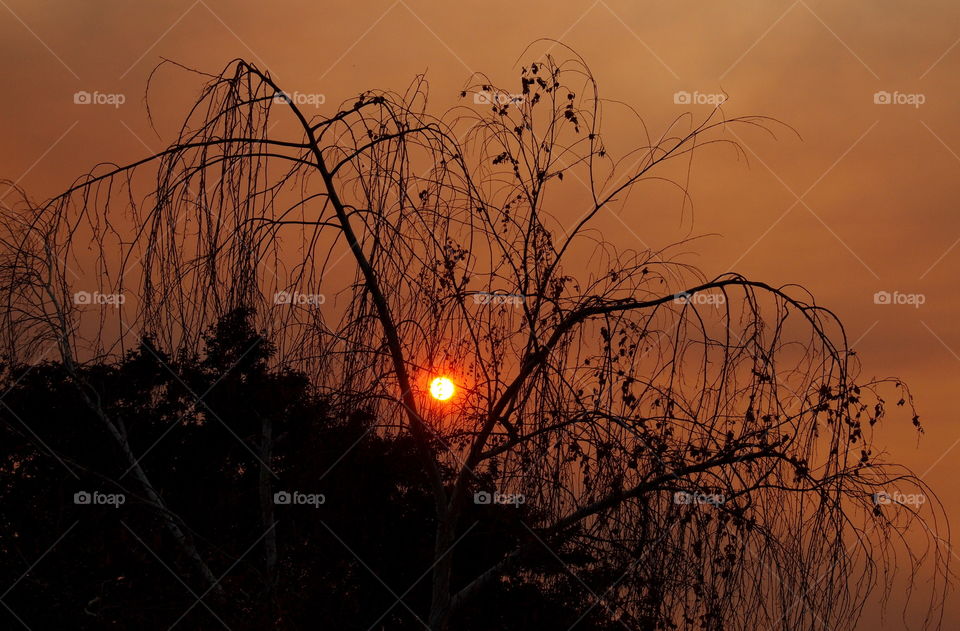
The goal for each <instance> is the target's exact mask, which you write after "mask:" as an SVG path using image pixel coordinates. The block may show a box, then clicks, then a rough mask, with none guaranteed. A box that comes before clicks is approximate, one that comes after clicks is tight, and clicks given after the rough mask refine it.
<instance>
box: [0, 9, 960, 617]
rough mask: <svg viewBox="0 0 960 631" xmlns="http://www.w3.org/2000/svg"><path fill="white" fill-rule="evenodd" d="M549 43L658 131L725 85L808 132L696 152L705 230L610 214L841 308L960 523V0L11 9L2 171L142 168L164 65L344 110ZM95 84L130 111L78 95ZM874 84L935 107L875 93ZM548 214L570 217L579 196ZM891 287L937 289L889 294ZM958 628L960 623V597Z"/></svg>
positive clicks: (900, 446) (627, 136)
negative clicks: (235, 63) (900, 394)
mask: <svg viewBox="0 0 960 631" xmlns="http://www.w3.org/2000/svg"><path fill="white" fill-rule="evenodd" d="M537 37H553V38H561V39H562V41H563V42H565V43H567V44H569V45H570V46H572V47H573V48H575V49H576V50H577V51H578V52H579V53H580V54H581V55H583V57H584V58H585V60H586V61H587V62H588V63H589V65H590V66H591V68H592V70H593V72H594V74H595V75H596V77H597V79H598V82H599V84H600V88H601V90H602V95H603V96H605V97H607V98H610V99H615V100H619V101H623V102H626V103H629V104H630V105H632V106H634V107H635V108H636V109H637V110H638V111H639V112H640V113H641V114H642V115H643V117H644V120H645V121H646V123H647V126H648V128H650V129H651V130H652V131H653V132H655V133H656V132H659V131H660V130H662V129H663V128H664V127H665V126H666V125H667V124H669V122H670V121H671V120H673V118H674V117H675V116H677V115H678V114H680V113H682V112H683V111H685V110H686V109H692V110H693V111H694V112H696V113H699V114H706V113H707V112H708V111H709V107H710V106H708V105H692V106H685V105H678V104H675V103H674V94H675V93H676V92H677V91H681V90H682V91H687V92H690V93H700V94H701V95H709V94H714V93H719V92H721V91H726V92H727V93H728V94H729V95H730V97H731V99H732V100H731V101H730V102H729V103H728V104H727V105H726V106H725V110H726V113H727V115H728V116H735V115H744V114H760V115H767V116H771V117H774V118H777V119H779V120H781V121H783V122H784V123H787V124H789V125H790V126H792V127H793V128H794V129H795V130H796V131H797V132H798V133H799V134H800V136H801V138H802V139H799V138H797V137H796V136H795V135H792V134H791V133H790V132H789V131H788V130H786V129H777V130H776V131H777V134H776V135H777V137H776V138H775V139H774V138H771V137H770V136H768V135H764V134H762V133H759V132H756V131H747V130H740V131H737V130H736V129H734V131H735V132H736V134H737V136H733V135H732V134H731V135H729V137H730V138H731V139H738V140H740V142H741V144H742V146H743V148H744V152H745V153H746V155H747V158H748V161H749V163H747V162H745V161H743V160H738V159H737V156H736V154H735V153H734V152H733V151H732V150H731V149H729V148H721V147H712V148H707V149H705V150H704V151H702V152H701V153H699V154H698V155H697V156H696V158H695V161H694V171H693V181H692V183H691V193H692V195H693V201H694V203H695V207H694V211H693V215H692V221H691V215H690V213H689V212H688V213H687V214H686V215H685V216H684V217H682V218H681V214H680V204H679V202H680V199H679V196H678V195H677V193H676V192H675V190H671V189H668V188H666V187H662V188H658V187H656V186H651V187H650V188H649V189H647V194H646V195H638V194H635V195H634V197H632V198H631V203H630V204H629V205H628V206H626V207H625V208H623V212H622V213H621V214H620V217H619V218H617V217H615V216H613V214H606V215H604V216H602V217H601V218H600V219H599V222H598V224H597V225H596V227H598V228H600V229H602V230H604V231H605V234H606V235H607V237H608V238H609V239H610V240H611V241H613V242H614V243H616V244H617V245H619V246H621V247H624V248H626V247H635V248H643V247H644V244H646V245H649V246H651V247H662V246H664V245H667V244H669V243H671V242H674V241H676V240H678V239H680V238H683V237H686V236H688V235H690V234H704V235H708V234H709V235H715V236H710V237H707V238H705V239H703V240H701V241H699V242H698V245H696V246H695V251H696V256H690V257H688V259H687V260H688V261H689V262H693V263H696V264H698V265H699V266H700V267H701V268H702V269H704V270H705V271H706V272H707V274H708V276H713V275H716V274H719V273H723V272H725V271H728V270H734V271H737V272H740V273H743V274H745V275H747V276H750V277H753V278H755V279H757V280H764V281H768V282H771V283H773V284H780V283H787V282H795V283H800V284H802V285H804V286H806V287H807V288H808V289H810V290H811V291H812V292H813V294H814V295H815V296H816V297H817V299H818V302H820V303H821V304H823V305H825V306H828V307H830V308H831V309H833V310H834V311H835V312H836V313H837V314H838V315H839V316H840V317H841V319H842V320H843V321H844V322H845V324H846V326H847V330H848V334H849V336H850V339H851V340H852V341H855V348H856V349H857V350H858V352H859V354H860V357H861V359H862V361H863V363H864V370H865V373H866V376H871V375H877V376H888V375H898V376H900V377H902V378H904V379H905V380H906V381H907V382H908V383H909V384H910V385H911V387H912V388H913V391H914V394H915V395H916V397H917V401H918V405H919V407H920V413H921V418H922V419H923V421H924V423H925V426H926V432H927V433H926V435H925V437H924V438H923V439H922V440H921V441H920V443H919V445H918V444H917V442H916V440H915V437H914V434H913V433H912V432H911V431H910V429H909V422H908V421H903V419H901V421H902V422H900V423H899V424H894V423H888V425H887V427H886V430H885V432H884V433H883V435H882V436H883V438H882V439H881V442H882V443H884V444H885V446H886V447H887V450H888V452H889V453H890V457H891V459H893V460H897V461H900V462H903V463H905V464H908V465H909V466H911V467H912V468H913V469H914V470H915V471H916V472H917V473H918V474H921V475H922V477H923V478H924V479H925V480H926V481H927V482H928V483H929V484H931V485H932V486H933V488H934V489H935V490H936V491H937V492H938V493H939V495H940V497H941V499H942V500H943V501H944V503H945V505H946V509H947V511H948V514H950V515H951V516H952V519H953V522H954V524H955V525H956V524H958V523H960V487H958V486H957V485H955V484H954V483H953V480H954V479H955V477H956V476H957V475H958V473H960V464H957V459H958V458H960V444H958V442H960V423H958V422H957V420H958V419H957V415H956V412H955V411H954V408H953V404H952V400H953V398H954V396H955V392H956V390H957V386H958V385H960V384H958V376H960V330H958V327H957V326H956V323H957V322H958V321H960V300H957V299H956V297H955V295H954V293H953V292H954V291H956V288H957V283H956V279H957V277H958V274H960V244H958V241H960V218H957V194H958V192H960V120H958V117H957V116H956V112H957V108H956V104H957V102H958V100H960V72H958V70H960V44H958V42H960V3H956V2H948V1H946V0H928V1H926V2H906V1H903V0H901V1H883V2H876V1H870V2H868V1H866V0H853V1H849V2H843V3H830V2H824V1H823V0H810V1H804V0H798V1H797V2H795V3H791V2H790V0H783V1H779V0H778V1H776V2H758V1H756V0H753V1H746V0H743V1H734V2H725V3H717V2H709V3H707V2H689V1H686V0H673V1H671V2H662V1H661V2H636V1H626V0H597V1H593V0H586V1H584V2H574V1H571V0H563V1H556V0H554V1H551V2H544V1H541V0H525V1H523V2H509V3H508V2H502V1H497V0H485V1H484V2H475V1H473V0H470V1H463V0H461V1H460V2H455V3H450V2H448V3H438V2H430V1H425V0H397V1H396V2H394V1H393V0H383V1H381V0H376V1H366V2H357V1H356V0H354V1H353V2H342V1H339V0H336V1H324V2H305V1H297V2H286V1H276V2H269V3H266V2H250V1H249V0H231V1H226V0H196V1H193V0H183V1H174V2H163V3H153V4H151V5H145V4H143V3H129V2H118V1H117V0H109V1H102V2H96V3H94V2H85V1H84V2H72V3H53V2H39V1H37V0H31V1H28V0H0V49H2V55H3V59H4V61H5V63H4V64H3V66H2V69H0V73H2V74H3V83H4V85H6V86H7V90H6V98H4V99H0V133H2V137H3V138H4V144H3V147H4V150H3V151H2V152H0V177H5V178H10V179H13V180H16V181H19V183H20V184H21V185H22V186H23V187H25V188H26V189H27V190H28V191H29V192H30V193H31V194H32V195H33V196H34V197H37V198H44V197H47V196H49V195H51V194H54V193H56V192H57V191H59V190H60V189H62V188H64V187H65V186H66V185H67V184H68V183H69V182H70V181H71V180H72V179H73V178H74V177H75V176H77V175H79V174H80V173H82V172H85V171H86V170H88V169H89V168H90V167H91V166H92V165H93V164H94V163H96V162H101V161H113V162H125V161H131V160H134V159H137V158H140V157H142V156H144V155H145V154H146V153H147V152H148V150H156V149H159V148H160V147H161V146H162V145H163V144H164V143H165V142H168V141H170V140H172V139H173V132H174V131H175V128H176V125H177V124H178V123H179V122H180V120H181V117H182V114H183V112H184V108H185V107H186V106H187V105H188V104H189V103H190V102H191V101H192V100H193V98H194V97H195V95H196V89H197V88H198V87H199V84H198V83H197V82H195V81H193V80H192V79H189V77H187V76H185V75H182V74H179V75H178V74H173V73H171V74H167V75H165V76H164V77H163V78H161V80H160V81H159V82H158V84H157V88H158V90H157V92H155V93H154V94H153V100H152V106H153V107H154V112H155V115H156V121H157V124H158V131H159V132H160V134H161V137H160V138H158V137H157V135H156V134H155V133H154V132H153V131H152V130H151V129H150V127H149V124H148V122H147V119H146V114H145V109H144V107H143V102H142V99H143V92H144V87H145V85H146V80H147V76H148V74H149V73H150V71H151V69H152V68H153V67H154V66H155V65H156V64H157V63H158V62H159V61H160V59H161V58H162V57H165V58H169V59H173V60H175V61H177V62H180V63H183V64H185V65H188V66H192V67H195V68H199V69H203V70H209V71H211V72H217V71H219V70H220V69H222V67H223V66H224V65H225V64H226V63H227V61H229V60H230V59H232V58H235V57H244V58H247V59H248V60H250V61H252V62H254V63H256V64H258V65H259V66H261V67H262V68H266V69H268V70H270V71H271V72H272V73H273V75H274V77H275V78H276V79H277V80H278V82H279V83H280V85H281V86H283V87H284V88H285V89H286V91H287V92H295V91H299V92H302V93H309V94H313V93H320V94H323V95H325V97H326V102H327V104H328V105H327V107H328V108H332V107H334V106H335V104H337V103H339V102H340V101H341V100H343V99H346V98H349V97H351V96H353V95H355V94H356V93H357V92H359V91H361V90H364V89H368V88H393V89H402V88H403V87H405V86H406V85H407V83H408V82H409V81H410V80H411V78H412V77H413V76H414V75H415V74H416V73H418V72H427V76H428V78H429V80H430V83H431V87H432V91H431V98H432V101H433V104H434V106H435V111H437V112H439V111H441V110H442V109H445V108H446V107H447V106H449V105H452V104H454V102H455V101H456V97H457V94H458V92H459V90H460V88H461V87H462V86H463V85H464V83H465V81H466V80H467V79H468V78H469V75H470V73H471V71H483V72H486V73H488V74H489V75H490V76H491V77H493V78H494V79H495V80H499V81H500V82H502V83H504V84H506V83H507V82H508V81H511V80H514V81H515V78H516V72H515V68H514V67H513V64H514V62H515V60H517V58H518V56H519V55H520V53H521V52H522V50H523V49H524V47H525V46H526V45H527V44H529V43H530V42H531V41H532V40H534V39H535V38H537ZM77 91H86V92H91V93H93V92H100V93H104V94H114V93H118V94H123V95H125V97H126V102H125V103H124V104H122V105H121V106H119V107H113V106H111V105H106V104H104V105H96V104H94V105H77V104H75V103H74V93H76V92H77ZM878 91H886V92H890V93H891V94H893V93H898V94H899V95H900V98H901V99H904V100H912V101H917V100H923V101H924V102H923V103H922V104H920V105H919V106H917V107H915V106H914V105H912V104H909V103H904V104H897V103H893V104H876V103H874V94H875V93H876V92H878ZM912 95H922V98H917V97H914V96H912ZM894 98H897V97H894ZM321 107H322V106H321ZM606 113H607V117H606V120H607V123H608V124H607V126H606V130H605V131H606V135H607V137H608V138H610V139H611V144H618V145H619V146H621V147H626V146H627V145H629V144H632V143H634V142H636V143H639V142H641V140H642V138H641V137H640V135H639V133H638V130H637V127H636V125H635V124H633V123H629V122H628V119H627V117H625V116H622V115H621V114H620V113H618V111H617V108H616V107H615V106H612V105H611V106H608V109H607V111H606ZM568 185H569V186H577V184H576V183H575V182H570V183H568ZM641 190H642V189H641ZM639 192H641V191H638V193H639ZM552 212H553V213H554V214H555V215H557V216H558V217H559V218H560V219H561V220H563V219H564V218H565V217H569V218H570V220H572V219H573V217H574V216H575V215H576V214H577V212H578V211H577V209H575V208H564V207H562V206H560V207H557V208H554V209H552ZM954 246H957V247H955V248H954ZM687 250H690V251H692V250H693V248H687ZM878 291H888V292H894V291H899V292H901V293H905V294H913V293H920V294H923V295H924V297H925V303H924V304H923V305H922V306H920V307H919V308H915V307H913V306H910V305H882V304H881V305H877V304H875V303H874V293H875V292H878ZM955 445H956V448H954V446H955ZM947 620H948V622H952V623H953V625H949V624H948V626H956V624H957V622H960V598H956V597H954V598H951V600H950V603H949V611H948V618H947ZM890 624H891V625H892V626H890V627H889V628H899V625H898V624H896V620H894V621H891V623H890Z"/></svg>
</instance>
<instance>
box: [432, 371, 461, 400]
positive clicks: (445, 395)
mask: <svg viewBox="0 0 960 631" xmlns="http://www.w3.org/2000/svg"><path fill="white" fill-rule="evenodd" d="M454 389H455V388H454V387H453V381H451V380H450V379H448V378H447V377H437V378H436V379H434V380H433V381H431V382H430V396H432V397H433V398H434V399H436V400H437V401H446V400H447V399H449V398H450V397H452V396H453V391H454Z"/></svg>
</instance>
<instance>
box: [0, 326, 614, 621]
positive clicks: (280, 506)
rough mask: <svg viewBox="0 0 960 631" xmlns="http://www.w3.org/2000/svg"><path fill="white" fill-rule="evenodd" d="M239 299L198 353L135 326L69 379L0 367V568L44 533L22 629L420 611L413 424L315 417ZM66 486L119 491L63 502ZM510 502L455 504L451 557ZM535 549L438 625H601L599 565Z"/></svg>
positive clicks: (358, 617) (605, 577)
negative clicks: (184, 352)
mask: <svg viewBox="0 0 960 631" xmlns="http://www.w3.org/2000/svg"><path fill="white" fill-rule="evenodd" d="M249 316H250V312H249V311H244V310H239V311H235V312H233V313H231V314H229V315H228V316H227V317H226V318H224V319H223V320H222V321H221V322H220V323H219V324H218V326H217V327H216V328H215V329H214V330H212V331H210V332H209V334H208V335H207V337H206V345H205V352H204V353H203V354H202V356H190V357H170V356H167V355H166V354H164V352H163V350H162V349H158V348H156V347H155V346H154V344H153V342H152V341H151V340H150V339H144V340H143V341H142V343H141V345H140V347H139V348H137V349H135V350H132V351H130V352H129V353H127V355H126V356H125V357H124V358H123V359H122V360H120V361H117V362H115V363H112V364H106V365H103V364H101V365H96V366H91V367H89V368H83V369H81V370H82V371H83V374H84V384H83V385H82V386H81V385H80V384H78V383H77V382H76V381H75V380H74V379H71V377H70V375H69V374H68V372H67V371H66V370H65V368H64V367H63V366H62V365H61V364H59V363H57V362H45V363H42V364H40V365H36V366H10V365H5V366H4V372H3V383H2V390H3V391H4V392H7V394H6V395H5V397H4V399H3V404H2V410H0V417H2V419H3V424H2V430H0V431H2V432H3V438H2V445H3V457H2V473H3V475H2V486H0V493H2V497H0V506H2V507H3V509H2V513H0V515H2V523H0V568H2V570H0V572H2V582H3V583H4V584H13V583H14V582H15V581H17V579H18V577H20V576H21V575H22V573H23V572H24V570H25V569H26V568H27V567H29V564H30V563H31V562H32V561H33V560H35V559H38V558H41V556H42V555H43V553H44V551H45V550H47V549H48V548H50V546H51V545H52V544H53V543H54V542H55V541H57V539H58V538H59V537H61V536H63V539H62V540H61V541H60V542H59V543H58V544H57V545H56V546H55V547H54V548H53V549H52V550H51V551H50V553H49V554H48V555H47V556H46V557H43V558H42V559H41V560H40V561H39V562H38V563H37V564H36V566H35V567H33V568H32V569H31V570H30V572H29V574H28V575H27V576H25V577H24V578H22V580H20V581H19V583H18V584H17V585H16V587H15V588H14V589H12V590H11V591H10V593H9V594H8V595H7V596H6V598H5V600H6V601H7V602H8V603H9V604H10V607H11V609H12V610H14V611H20V612H30V622H29V624H30V625H31V627H32V628H35V629H108V628H109V629H135V628H140V629H166V628H169V627H170V625H171V624H173V623H174V622H176V623H177V624H176V628H181V629H215V628H220V627H226V626H229V628H232V629H264V628H290V629H308V628H309V629H317V628H322V629H344V630H347V629H369V628H374V629H407V628H410V629H415V628H423V624H421V622H419V621H418V619H417V616H423V615H425V614H424V611H426V610H427V609H428V607H429V601H430V589H429V586H430V581H429V574H430V568H431V565H432V563H433V536H434V535H433V533H434V527H435V524H434V521H435V516H434V514H433V512H432V504H431V498H430V496H429V493H428V492H427V491H426V490H425V489H426V488H427V484H426V480H420V478H422V477H424V473H423V471H422V468H421V467H419V466H418V463H417V460H416V454H415V451H414V444H413V442H412V439H411V438H410V437H409V435H397V436H392V435H387V434H384V433H383V432H379V431H376V428H375V424H376V419H375V418H373V417H372V416H371V415H369V414H365V413H364V412H363V410H361V409H358V410H356V411H355V413H353V414H348V415H338V414H334V413H332V411H331V410H330V408H329V406H328V405H327V404H326V402H325V401H324V399H323V398H322V397H319V396H317V395H316V394H315V393H314V392H313V390H312V388H311V385H310V383H309V382H308V380H307V379H305V378H304V376H303V375H301V374H298V373H296V372H290V371H277V370H272V369H270V368H269V367H268V360H269V358H270V356H271V353H272V352H273V347H272V346H271V343H270V341H269V340H266V339H264V338H262V337H261V336H260V335H259V334H258V333H257V332H256V331H255V330H254V329H253V328H252V326H251V325H250V322H249V320H250V319H249ZM83 388H93V389H94V390H95V396H96V397H99V405H100V407H101V409H102V410H103V411H104V412H105V413H106V414H108V415H109V416H110V417H111V419H113V420H114V421H115V422H117V423H119V424H120V426H121V427H122V428H123V431H124V432H125V433H126V437H127V438H128V440H129V445H130V447H131V449H132V450H133V452H134V453H136V454H140V456H141V460H140V464H141V466H143V467H144V469H145V470H147V471H148V472H149V475H150V479H151V481H152V482H153V486H154V488H155V489H156V491H157V492H158V493H159V494H160V495H161V496H162V497H163V498H164V499H165V500H166V505H167V506H168V508H169V509H170V511H171V513H173V514H174V515H175V516H176V518H177V519H178V521H180V523H181V525H182V527H183V529H184V531H185V532H186V534H187V536H188V537H190V539H191V540H192V543H193V544H194V545H195V546H196V547H197V549H198V550H200V552H201V554H202V555H203V557H204V558H205V559H208V563H209V565H210V567H211V569H212V571H213V572H214V574H215V575H216V576H217V577H218V578H219V577H220V576H221V575H223V574H225V576H224V578H223V579H222V581H221V582H220V583H219V585H220V586H222V588H223V589H222V591H221V590H217V589H215V590H212V591H210V592H209V593H206V594H205V592H206V591H207V589H206V588H204V587H203V586H202V581H201V580H200V579H199V577H196V576H191V571H190V562H189V560H188V559H185V558H183V556H182V554H181V552H180V546H178V545H177V542H175V541H173V540H172V539H171V537H170V536H169V535H168V533H167V531H166V530H165V529H164V528H163V527H162V519H161V517H162V516H161V515H158V514H157V510H156V509H155V507H154V504H153V503H151V502H149V501H146V500H145V499H144V497H143V494H144V491H143V489H142V488H138V484H137V483H136V481H135V479H134V476H133V475H132V474H130V472H129V469H130V467H129V466H128V464H127V461H126V460H125V458H124V456H123V454H122V453H120V448H119V447H118V443H117V441H116V440H114V438H113V437H112V436H111V435H110V434H109V433H108V432H107V431H106V429H105V428H104V425H103V424H102V423H101V422H100V421H99V419H98V417H97V413H96V412H95V410H94V409H92V408H91V406H90V405H89V403H88V401H87V399H86V398H85V397H84V396H83V391H82V389H83ZM198 397H202V401H200V402H198V401H197V399H198ZM20 418H29V419H31V422H30V424H29V428H28V427H27V425H25V424H23V423H22V422H20V421H19V419H20ZM265 428H267V429H266V431H265ZM231 434H235V435H236V437H235V436H231ZM237 437H239V438H240V439H241V440H237ZM434 447H435V448H438V449H442V448H443V447H441V446H439V445H435V446H434ZM266 465H269V470H268V469H266ZM447 473H448V474H449V473H450V472H447ZM482 490H483V489H482V487H481V486H480V485H479V484H478V486H477V488H476V489H475V492H480V491H482ZM490 490H491V491H492V490H493V489H492V487H491V489H490ZM84 492H86V493H90V494H93V493H94V492H96V493H99V494H100V497H101V501H107V502H109V500H110V498H111V497H116V496H117V495H118V494H122V496H123V499H122V500H116V501H114V502H113V503H106V504H99V505H95V503H94V502H91V504H83V503H80V504H78V503H77V501H81V502H82V501H83V500H82V499H81V498H82V496H76V497H75V494H77V493H84ZM284 492H287V493H300V494H301V495H300V497H299V498H298V499H299V501H300V502H301V503H299V504H297V503H295V502H296V500H292V501H291V503H290V504H284V503H283V502H284V497H283V495H280V496H275V494H277V493H281V494H282V493H284ZM103 498H106V499H103ZM278 502H279V503H278ZM321 502H322V503H321ZM118 504H119V505H118ZM529 510H532V509H531V508H530V507H528V506H524V505H510V504H506V505H497V504H495V503H491V504H471V505H470V506H469V508H468V511H469V514H468V515H467V518H466V519H464V522H463V524H464V526H463V529H462V530H463V532H461V533H460V535H461V536H462V539H461V540H460V541H459V543H458V544H457V546H456V548H455V550H454V552H453V554H455V556H456V559H457V563H456V565H455V567H457V568H458V571H459V572H461V573H463V574H464V576H473V575H474V574H476V573H477V572H478V571H482V570H483V569H484V568H486V567H488V566H490V565H491V564H492V563H494V562H495V561H496V560H497V559H498V558H500V557H501V556H502V555H503V554H504V553H505V552H506V551H508V550H510V549H512V548H513V547H515V546H516V545H517V543H518V542H519V541H520V540H523V539H524V538H529V537H530V536H531V535H530V533H529V532H528V531H527V530H526V529H525V528H523V526H522V524H521V523H520V519H521V518H522V517H525V516H526V513H527V511H529ZM527 518H528V519H529V517H527ZM65 532H66V535H64V533H65ZM541 550H542V555H537V554H533V555H531V556H530V557H529V558H528V559H526V560H525V563H524V567H525V568H526V571H525V572H523V573H522V574H521V576H520V577H519V578H516V579H514V580H510V581H505V582H498V583H495V584H494V585H493V586H491V587H488V588H487V591H488V594H486V595H485V597H483V598H480V599H479V600H478V602H479V603H483V604H481V605H478V606H475V607H471V608H469V609H468V610H466V611H464V612H463V614H462V615H461V616H460V619H459V620H457V621H456V628H460V629H477V630H481V629H553V628H565V627H566V626H569V624H570V623H571V621H574V620H577V619H578V618H580V617H581V616H583V619H582V620H581V622H580V623H579V624H578V627H577V628H578V629H608V628H614V627H615V626H619V625H615V624H614V623H613V622H612V621H611V620H610V612H609V610H607V609H606V608H605V607H604V606H603V605H601V604H597V605H595V604H594V601H593V597H592V596H591V594H590V591H591V590H592V591H595V592H596V593H597V594H602V593H603V592H604V591H605V589H606V586H607V585H609V584H611V583H612V582H613V581H615V580H616V578H617V577H616V576H614V575H613V573H612V572H608V573H604V572H602V571H599V570H597V569H596V568H595V564H593V566H592V568H591V570H590V571H586V570H585V569H583V568H582V567H581V563H580V561H582V559H580V560H578V559H577V558H576V556H575V555H564V556H565V558H563V559H562V562H561V559H559V558H554V557H552V556H551V554H549V553H548V552H547V551H546V550H544V549H542V548H541ZM563 564H566V565H567V566H568V567H569V568H571V569H573V570H574V571H576V572H577V576H578V577H579V578H574V576H573V575H572V574H570V573H569V572H568V571H567V570H566V569H565V568H564V566H563ZM165 566H168V567H165ZM171 570H172V571H171ZM175 573H176V575H175ZM178 575H179V576H183V577H185V579H184V580H185V582H186V584H184V583H182V582H181V579H180V578H178V577H177V576H178ZM579 580H583V581H584V582H585V583H586V584H587V585H589V589H588V588H587V587H586V586H585V585H583V584H581V583H580V582H579ZM381 581H382V582H381ZM201 595H202V596H203V600H202V603H200V604H195V603H196V601H197V597H198V596H201ZM401 596H402V601H403V602H402V603H400V602H397V597H401ZM191 606H192V607H191ZM185 611H188V613H186V614H185V615H182V614H184V612H185ZM181 616H182V617H181ZM217 618H219V619H220V620H219V621H218V619H217Z"/></svg>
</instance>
